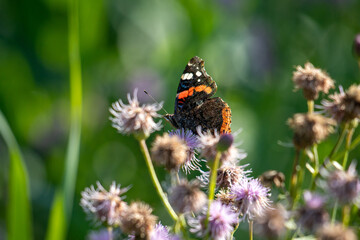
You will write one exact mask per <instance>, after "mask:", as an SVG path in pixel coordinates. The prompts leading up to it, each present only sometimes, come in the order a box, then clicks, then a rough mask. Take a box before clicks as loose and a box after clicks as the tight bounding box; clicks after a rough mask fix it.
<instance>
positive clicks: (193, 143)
mask: <svg viewBox="0 0 360 240" xmlns="http://www.w3.org/2000/svg"><path fill="white" fill-rule="evenodd" d="M172 135H177V136H178V137H180V138H181V139H183V140H184V141H185V142H186V145H187V147H188V157H187V160H186V161H185V163H184V164H183V166H182V169H183V170H184V172H185V173H189V172H190V171H191V170H198V169H199V167H200V160H199V159H197V158H196V156H195V150H196V148H197V147H198V145H199V141H198V139H197V136H196V135H195V134H194V133H193V132H192V131H190V130H185V129H183V128H182V129H176V130H171V131H169V136H172Z"/></svg>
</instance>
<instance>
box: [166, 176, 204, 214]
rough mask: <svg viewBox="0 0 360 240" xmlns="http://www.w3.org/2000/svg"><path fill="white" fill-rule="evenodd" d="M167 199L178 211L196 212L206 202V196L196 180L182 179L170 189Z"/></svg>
mask: <svg viewBox="0 0 360 240" xmlns="http://www.w3.org/2000/svg"><path fill="white" fill-rule="evenodd" d="M169 201H170V203H171V205H172V206H173V208H174V210H175V211H176V212H178V213H187V212H195V213H196V212H198V211H199V210H201V209H202V208H203V206H204V205H205V204H206V203H207V198H206V194H205V193H204V192H203V191H201V190H200V184H199V183H198V182H196V181H192V182H188V181H186V180H183V181H181V182H180V183H179V184H178V185H177V186H175V187H173V188H172V189H171V191H170V194H169Z"/></svg>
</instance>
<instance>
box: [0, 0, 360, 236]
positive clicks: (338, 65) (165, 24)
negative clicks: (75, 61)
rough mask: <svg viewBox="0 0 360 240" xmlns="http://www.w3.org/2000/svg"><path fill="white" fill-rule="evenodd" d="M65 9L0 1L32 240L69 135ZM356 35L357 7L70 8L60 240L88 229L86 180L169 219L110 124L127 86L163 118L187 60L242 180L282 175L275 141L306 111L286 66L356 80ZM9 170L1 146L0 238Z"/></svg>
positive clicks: (1, 43)
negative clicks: (76, 23) (196, 62)
mask: <svg viewBox="0 0 360 240" xmlns="http://www.w3.org/2000/svg"><path fill="white" fill-rule="evenodd" d="M67 6H68V4H67V1H63V0H34V1H29V0H15V1H10V0H8V1H6V0H5V1H4V0H1V1H0V109H1V110H2V111H3V113H4V115H5V116H6V118H7V120H8V121H9V124H10V126H11V128H12V130H13V132H14V134H15V136H16V138H17V140H18V142H19V144H20V147H21V150H22V152H23V155H24V159H25V162H26V166H27V169H28V172H29V179H30V188H31V202H32V217H33V221H34V236H35V239H43V238H44V237H45V234H46V227H47V225H48V218H49V213H50V208H51V204H52V200H53V196H54V193H55V189H56V188H57V187H58V186H59V185H60V184H61V181H62V177H63V167H64V158H65V153H66V146H67V141H68V135H69V122H70V119H69V116H70V102H69V101H70V100H69V66H68V65H69V63H68V42H67V37H68V18H67V14H68V10H67ZM359 31H360V1H358V0H298V1H285V0H282V1H281V0H280V1H260V0H239V1H236V0H213V1H205V0H167V1H160V0H139V1H122V0H106V1H96V0H80V48H81V61H82V71H83V108H84V111H83V122H82V124H83V125H82V136H81V149H80V163H79V170H78V177H77V183H76V193H75V199H74V209H73V214H72V220H71V223H70V229H69V234H68V239H84V238H85V236H86V235H87V234H88V233H89V230H90V229H91V228H94V225H93V224H92V223H91V222H90V221H87V219H86V216H85V214H84V213H83V211H82V209H81V208H80V206H79V204H78V203H79V200H80V192H81V191H82V190H83V189H84V188H85V187H88V186H90V185H92V184H95V182H96V181H97V180H98V181H100V182H101V183H102V184H103V185H104V186H105V187H106V188H108V186H109V185H110V183H111V182H112V181H113V180H115V181H116V182H118V183H120V184H121V185H122V186H128V185H132V188H131V190H130V191H129V192H128V193H127V194H126V195H127V200H128V201H131V200H143V201H146V202H147V203H149V204H150V205H151V206H152V207H153V208H154V209H155V210H154V213H155V214H156V215H158V216H160V217H161V218H162V222H163V223H164V224H167V223H171V221H170V219H169V217H168V215H167V213H166V212H164V208H163V206H162V205H161V203H160V201H159V198H158V197H157V195H156V193H155V190H154V188H153V186H152V184H151V181H150V178H149V175H148V173H147V170H146V168H145V164H144V160H143V159H142V156H141V154H140V151H139V148H138V144H137V142H136V141H135V140H134V139H133V138H132V137H128V136H122V135H120V134H118V133H116V131H115V129H113V128H112V127H111V123H110V121H109V112H108V109H109V106H110V104H111V103H112V102H114V101H115V100H117V99H118V98H121V99H125V98H126V93H128V92H133V89H134V88H136V87H137V88H139V99H140V101H142V102H152V100H151V99H149V97H148V96H146V95H145V94H144V93H143V92H142V90H143V89H146V90H147V91H148V92H149V93H151V94H152V95H153V97H154V98H155V99H157V100H158V101H164V102H165V105H164V107H165V109H166V110H167V111H168V112H173V108H174V98H175V94H176V89H177V85H178V82H179V79H180V76H181V74H182V71H183V69H184V67H185V65H186V63H187V61H188V60H189V59H190V58H191V57H193V56H195V55H198V56H199V57H201V58H203V59H204V60H205V66H206V69H207V72H208V73H209V74H210V75H211V76H212V77H213V78H214V80H215V81H216V82H217V84H218V91H217V93H216V96H219V97H222V98H223V99H224V100H225V101H226V102H227V103H228V104H229V105H230V107H231V109H232V115H233V117H232V121H233V123H232V130H233V131H234V132H235V131H237V130H238V129H242V132H241V133H240V134H238V135H237V136H236V139H237V141H238V142H240V141H241V142H242V145H241V148H243V149H244V150H245V151H246V152H247V153H248V157H247V158H246V159H245V160H243V163H250V166H249V167H250V168H251V169H252V170H253V176H258V175H259V174H261V173H262V172H264V171H266V170H269V169H276V170H279V171H283V172H284V173H285V174H286V175H287V176H288V175H289V174H290V171H291V166H292V160H293V154H294V150H293V149H292V148H285V147H283V146H281V145H279V143H278V141H281V142H285V143H290V142H291V137H292V133H291V131H290V130H289V128H288V127H287V126H286V124H285V122H286V120H287V118H289V117H290V116H292V115H293V114H294V113H296V112H304V111H306V102H305V100H304V99H303V97H302V93H301V92H296V93H294V92H293V85H292V81H291V77H292V71H293V70H294V66H295V65H303V64H304V63H305V62H306V61H311V62H312V63H313V64H314V65H315V66H316V67H320V68H323V69H325V70H327V71H328V73H329V74H330V75H331V77H332V78H333V79H335V81H336V83H337V84H338V85H343V86H344V88H347V87H348V86H350V84H351V83H354V82H356V83H358V82H359V70H358V67H357V63H356V61H355V60H354V57H353V56H352V52H351V47H352V41H353V39H354V36H355V34H356V33H358V32H359ZM317 103H318V104H319V101H318V102H317ZM163 124H164V126H165V127H164V131H166V130H169V129H171V127H170V126H169V124H168V123H165V122H164V123H163ZM153 138H154V135H152V137H151V138H150V139H149V140H148V143H149V144H150V143H151V141H152V140H153ZM331 141H332V142H334V141H335V136H333V137H332V138H331V139H330V142H331ZM330 147H331V146H330V145H329V144H328V145H322V146H320V149H319V151H320V153H321V152H324V151H328V150H329V148H330ZM350 157H351V158H354V157H356V153H353V154H352V155H351V156H350ZM8 169H9V156H8V150H7V148H6V145H5V143H4V141H3V139H0V239H5V238H6V217H5V211H6V207H7V194H8ZM156 170H157V172H158V173H159V175H160V179H161V180H162V181H164V180H166V176H165V172H164V171H163V170H162V169H160V168H156ZM244 228H246V226H244Z"/></svg>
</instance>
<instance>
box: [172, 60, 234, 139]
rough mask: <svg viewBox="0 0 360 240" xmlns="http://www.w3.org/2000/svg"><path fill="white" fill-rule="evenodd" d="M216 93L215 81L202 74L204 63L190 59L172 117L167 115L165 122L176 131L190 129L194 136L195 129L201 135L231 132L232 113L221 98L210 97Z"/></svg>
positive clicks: (179, 88) (181, 80) (182, 78)
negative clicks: (199, 127)
mask: <svg viewBox="0 0 360 240" xmlns="http://www.w3.org/2000/svg"><path fill="white" fill-rule="evenodd" d="M216 90H217V85H216V83H215V81H214V80H213V79H212V78H211V76H209V75H208V74H207V72H206V71H205V67H204V61H203V60H202V59H201V58H199V57H197V56H195V57H193V58H192V59H190V61H189V62H188V64H187V65H186V67H185V70H184V72H183V74H182V75H181V79H180V83H179V86H178V89H177V94H176V98H175V109H174V114H166V115H165V119H166V120H168V121H169V122H170V123H171V124H172V125H173V126H174V127H175V128H184V129H189V130H191V131H192V132H194V133H195V134H196V133H197V127H198V126H201V130H202V131H203V132H205V131H208V130H210V131H211V132H214V131H215V130H216V131H217V132H218V133H220V134H223V133H230V132H231V129H230V124H231V110H230V107H229V106H228V105H227V103H226V102H224V101H223V100H222V99H221V98H219V97H214V98H212V96H213V95H214V94H215V92H216Z"/></svg>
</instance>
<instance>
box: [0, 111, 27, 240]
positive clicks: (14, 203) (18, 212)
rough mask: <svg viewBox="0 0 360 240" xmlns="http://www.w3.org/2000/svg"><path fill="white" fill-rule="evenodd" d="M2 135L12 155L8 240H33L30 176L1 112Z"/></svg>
mask: <svg viewBox="0 0 360 240" xmlns="http://www.w3.org/2000/svg"><path fill="white" fill-rule="evenodd" d="M0 133H1V135H2V136H3V138H4V140H5V142H6V144H7V146H8V149H9V153H10V173H9V198H8V207H7V220H8V222H7V231H8V239H9V240H18V239H19V240H27V239H32V238H33V237H32V222H31V205H30V202H29V186H28V175H27V171H26V167H25V164H24V161H23V159H22V156H21V152H20V148H19V146H18V144H17V142H16V139H15V137H14V135H13V133H12V132H11V129H10V126H9V124H8V123H7V121H6V119H5V117H4V115H3V114H2V112H1V111H0Z"/></svg>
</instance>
